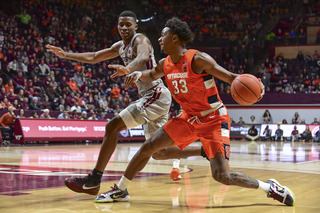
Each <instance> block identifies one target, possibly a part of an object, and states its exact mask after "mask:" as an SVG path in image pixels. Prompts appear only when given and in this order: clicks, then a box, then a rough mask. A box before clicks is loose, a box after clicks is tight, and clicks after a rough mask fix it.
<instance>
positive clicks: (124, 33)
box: [118, 16, 138, 40]
mask: <svg viewBox="0 0 320 213" xmlns="http://www.w3.org/2000/svg"><path fill="white" fill-rule="evenodd" d="M137 29H138V25H137V23H136V21H135V20H134V18H132V17H129V16H124V17H119V19H118V31H119V34H120V36H121V38H122V39H123V40H130V39H131V38H132V37H133V35H134V34H135V32H136V30H137Z"/></svg>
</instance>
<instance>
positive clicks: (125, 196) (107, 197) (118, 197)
mask: <svg viewBox="0 0 320 213" xmlns="http://www.w3.org/2000/svg"><path fill="white" fill-rule="evenodd" d="M129 200H130V195H129V193H128V191H127V189H126V190H124V191H123V190H121V189H119V188H118V186H117V185H116V184H114V187H111V190H110V191H108V192H105V193H102V194H101V195H99V196H97V197H96V198H95V199H94V202H96V203H112V202H124V201H129Z"/></svg>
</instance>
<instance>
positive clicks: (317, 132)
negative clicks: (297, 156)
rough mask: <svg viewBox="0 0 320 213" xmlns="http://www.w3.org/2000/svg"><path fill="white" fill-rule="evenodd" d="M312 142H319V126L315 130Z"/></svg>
mask: <svg viewBox="0 0 320 213" xmlns="http://www.w3.org/2000/svg"><path fill="white" fill-rule="evenodd" d="M313 141H314V142H320V126H319V127H318V131H316V133H315V135H314V137H313Z"/></svg>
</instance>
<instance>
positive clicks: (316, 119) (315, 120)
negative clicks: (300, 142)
mask: <svg viewBox="0 0 320 213" xmlns="http://www.w3.org/2000/svg"><path fill="white" fill-rule="evenodd" d="M311 124H320V123H319V122H318V118H316V117H315V118H314V119H313V122H312V123H311Z"/></svg>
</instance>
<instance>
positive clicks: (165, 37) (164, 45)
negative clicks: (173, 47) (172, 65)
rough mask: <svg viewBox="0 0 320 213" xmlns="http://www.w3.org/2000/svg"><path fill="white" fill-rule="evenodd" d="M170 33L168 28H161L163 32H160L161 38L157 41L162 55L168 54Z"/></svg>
mask: <svg viewBox="0 0 320 213" xmlns="http://www.w3.org/2000/svg"><path fill="white" fill-rule="evenodd" d="M171 38H172V33H171V32H170V28H168V27H165V28H163V30H162V31H161V36H160V38H159V39H158V42H159V45H160V48H161V51H162V52H163V53H168V52H167V51H168V47H169V45H170V41H171V40H172V39H171Z"/></svg>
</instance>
